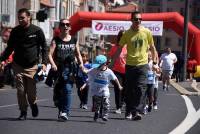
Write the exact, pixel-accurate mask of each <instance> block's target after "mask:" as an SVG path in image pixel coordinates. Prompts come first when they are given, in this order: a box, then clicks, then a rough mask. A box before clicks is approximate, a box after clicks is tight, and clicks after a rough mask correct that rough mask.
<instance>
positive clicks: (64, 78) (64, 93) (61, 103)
mask: <svg viewBox="0 0 200 134" xmlns="http://www.w3.org/2000/svg"><path fill="white" fill-rule="evenodd" d="M70 73H71V72H70V71H69V69H67V68H64V69H63V71H62V73H61V74H62V75H60V76H59V84H60V85H61V86H60V89H58V90H60V95H59V99H58V109H59V112H63V113H67V114H69V111H70V107H71V100H72V89H73V81H72V79H71V76H70Z"/></svg>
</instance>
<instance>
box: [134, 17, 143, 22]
mask: <svg viewBox="0 0 200 134" xmlns="http://www.w3.org/2000/svg"><path fill="white" fill-rule="evenodd" d="M133 21H142V18H133Z"/></svg>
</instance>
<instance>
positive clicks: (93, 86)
mask: <svg viewBox="0 0 200 134" xmlns="http://www.w3.org/2000/svg"><path fill="white" fill-rule="evenodd" d="M92 67H93V68H92V69H91V70H89V71H86V70H84V69H83V70H84V72H86V73H88V83H89V88H90V91H91V94H92V97H93V108H94V109H93V110H94V112H95V114H94V121H97V119H98V118H99V114H100V108H101V106H102V120H103V121H108V112H109V107H110V103H109V97H110V92H109V87H108V86H109V83H110V81H111V80H113V81H114V82H116V84H117V85H118V87H119V89H120V90H122V86H121V85H120V83H119V81H118V79H117V77H116V76H115V74H114V73H113V71H112V70H111V69H109V68H108V67H107V58H106V56H104V55H98V56H96V58H95V63H94V64H92Z"/></svg>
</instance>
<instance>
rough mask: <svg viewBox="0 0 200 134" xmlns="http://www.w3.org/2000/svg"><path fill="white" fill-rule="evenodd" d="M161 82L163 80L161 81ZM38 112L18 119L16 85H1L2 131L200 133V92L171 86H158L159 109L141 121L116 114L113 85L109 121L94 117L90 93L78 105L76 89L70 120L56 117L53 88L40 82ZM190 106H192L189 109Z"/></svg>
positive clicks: (35, 133) (22, 133)
mask: <svg viewBox="0 0 200 134" xmlns="http://www.w3.org/2000/svg"><path fill="white" fill-rule="evenodd" d="M160 85H161V84H160ZM37 87H38V106H39V116H38V117H37V118H33V117H32V116H31V110H30V109H29V111H28V117H27V118H28V119H27V120H26V121H18V120H16V117H18V116H19V110H18V105H17V98H16V89H11V88H9V87H6V89H0V133H1V134H25V133H27V134H63V133H68V134H168V133H171V134H183V133H185V132H186V133H187V134H200V127H199V126H200V120H199V118H200V103H199V102H200V96H185V95H182V96H181V95H180V93H178V92H177V91H176V90H175V89H174V88H173V87H172V86H170V90H169V91H168V92H164V91H162V90H161V88H160V90H159V104H158V110H157V111H155V110H153V111H152V112H151V113H148V114H147V115H145V116H144V117H143V118H142V120H141V121H130V120H125V119H124V112H123V113H122V114H121V115H118V114H114V110H115V105H114V96H113V90H112V89H111V98H110V100H111V111H110V115H109V121H108V122H104V121H102V120H101V119H99V120H98V121H97V122H94V121H93V113H92V112H91V97H89V104H88V110H83V109H80V108H79V100H78V96H77V93H76V89H74V92H73V102H72V103H73V104H72V109H71V115H70V117H69V121H66V122H59V121H58V120H57V111H58V110H57V108H55V107H54V105H53V101H52V95H53V92H52V91H53V90H52V89H51V88H49V87H47V86H46V85H44V84H43V83H38V84H37ZM188 109H189V110H188Z"/></svg>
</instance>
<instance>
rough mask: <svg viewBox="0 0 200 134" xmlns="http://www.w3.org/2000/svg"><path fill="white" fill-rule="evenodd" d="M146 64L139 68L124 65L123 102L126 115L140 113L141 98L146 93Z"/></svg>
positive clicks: (141, 107)
mask: <svg viewBox="0 0 200 134" xmlns="http://www.w3.org/2000/svg"><path fill="white" fill-rule="evenodd" d="M147 67H148V66H147V64H145V65H140V66H129V65H126V73H125V77H126V81H125V89H126V90H125V101H126V113H127V114H128V113H132V114H133V115H134V114H136V112H142V110H143V105H144V104H143V102H142V101H143V98H144V95H145V91H146V80H147V76H146V74H147Z"/></svg>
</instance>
